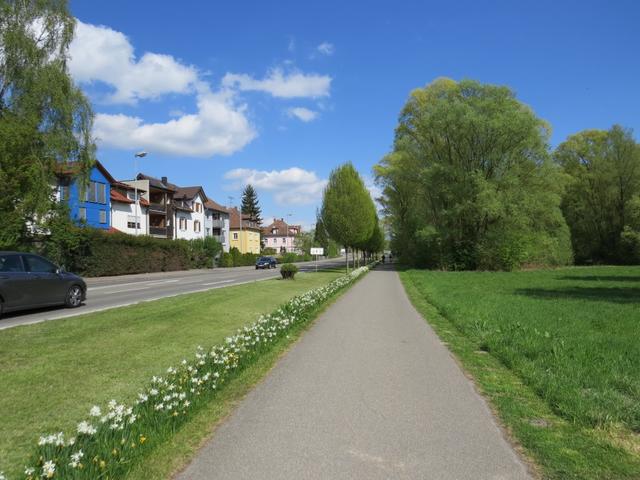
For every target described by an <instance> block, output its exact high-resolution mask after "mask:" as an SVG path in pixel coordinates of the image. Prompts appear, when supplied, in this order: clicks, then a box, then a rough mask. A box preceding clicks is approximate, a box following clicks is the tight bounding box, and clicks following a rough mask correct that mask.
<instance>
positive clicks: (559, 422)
mask: <svg viewBox="0 0 640 480" xmlns="http://www.w3.org/2000/svg"><path fill="white" fill-rule="evenodd" d="M401 278H402V280H403V282H404V284H405V287H406V289H407V292H408V294H409V296H410V298H411V299H412V301H413V302H414V304H415V305H416V307H417V308H418V310H420V311H421V312H422V313H423V314H424V316H425V318H427V320H428V321H429V323H431V324H432V325H433V326H434V328H435V329H436V331H437V332H438V334H439V335H440V336H441V338H443V340H444V341H445V342H447V343H448V344H449V345H450V348H451V349H452V350H453V351H454V353H456V355H457V356H458V357H459V358H460V359H461V361H462V363H463V365H464V367H465V368H466V369H467V370H468V371H469V373H471V374H472V375H473V376H474V377H475V379H476V381H477V383H478V385H479V387H480V388H481V390H483V391H484V393H485V394H487V396H488V397H489V398H490V399H491V401H492V403H493V405H494V407H495V408H496V409H497V411H498V413H499V415H500V417H501V418H502V420H503V422H504V423H505V424H506V426H507V427H508V428H509V429H510V430H511V431H512V432H513V434H514V436H515V437H516V439H517V440H518V441H519V442H520V443H521V444H522V445H523V446H524V447H525V451H526V452H527V453H528V454H529V455H530V456H531V457H532V458H533V459H534V460H535V461H536V463H537V464H538V465H540V467H541V470H542V473H543V475H544V476H545V477H547V478H558V479H564V478H593V479H604V478H607V479H608V478H610V479H614V478H640V268H638V267H590V268H566V269H559V270H551V271H530V272H515V273H489V272H431V271H418V270H407V271H404V272H402V273H401Z"/></svg>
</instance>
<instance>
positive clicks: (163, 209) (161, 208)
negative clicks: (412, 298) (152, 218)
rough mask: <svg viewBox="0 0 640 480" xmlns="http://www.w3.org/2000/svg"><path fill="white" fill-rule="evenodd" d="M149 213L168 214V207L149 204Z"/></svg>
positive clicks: (160, 204)
mask: <svg viewBox="0 0 640 480" xmlns="http://www.w3.org/2000/svg"><path fill="white" fill-rule="evenodd" d="M149 211H150V212H160V213H166V211H167V205H166V204H164V203H150V204H149Z"/></svg>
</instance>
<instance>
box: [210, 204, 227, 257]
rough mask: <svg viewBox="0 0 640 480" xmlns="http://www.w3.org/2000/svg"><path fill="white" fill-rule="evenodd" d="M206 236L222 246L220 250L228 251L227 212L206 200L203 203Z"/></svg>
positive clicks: (218, 205) (220, 206)
mask: <svg viewBox="0 0 640 480" xmlns="http://www.w3.org/2000/svg"><path fill="white" fill-rule="evenodd" d="M204 209H205V210H204V211H205V221H204V230H205V235H206V236H212V237H214V238H215V239H216V240H218V242H220V243H221V244H222V250H223V251H225V252H228V251H229V210H227V209H226V208H225V207H223V206H222V205H220V204H218V203H216V202H214V201H213V200H211V199H207V201H206V202H205V203H204Z"/></svg>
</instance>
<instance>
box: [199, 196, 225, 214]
mask: <svg viewBox="0 0 640 480" xmlns="http://www.w3.org/2000/svg"><path fill="white" fill-rule="evenodd" d="M204 208H208V209H209V210H216V211H217V212H225V213H229V209H228V208H225V207H223V206H222V205H220V204H219V203H217V202H214V201H213V200H211V199H210V198H209V199H207V201H206V202H204Z"/></svg>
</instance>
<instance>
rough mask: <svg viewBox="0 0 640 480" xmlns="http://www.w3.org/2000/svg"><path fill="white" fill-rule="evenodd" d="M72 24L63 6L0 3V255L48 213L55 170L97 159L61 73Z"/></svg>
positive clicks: (86, 118) (80, 108)
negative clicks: (66, 164)
mask: <svg viewBox="0 0 640 480" xmlns="http://www.w3.org/2000/svg"><path fill="white" fill-rule="evenodd" d="M74 26H75V20H74V18H73V16H72V15H71V14H70V12H69V9H68V5H67V2H66V1H64V0H0V218H1V219H2V221H0V249H3V248H11V247H18V246H20V245H21V244H22V243H23V242H24V241H25V240H26V239H27V237H28V236H29V234H30V230H29V228H28V225H30V224H33V223H37V222H38V221H39V220H40V219H42V218H44V216H45V214H46V213H47V212H48V211H49V210H50V209H51V206H52V201H53V196H52V193H53V189H52V185H54V184H55V175H54V174H55V170H56V167H57V166H58V165H59V164H61V163H68V162H75V163H76V164H77V165H78V166H79V167H80V169H79V171H80V175H81V177H83V178H81V179H84V181H86V177H87V173H88V171H89V169H90V167H91V166H92V165H93V162H94V158H95V145H94V142H93V139H92V137H91V127H92V120H93V112H92V110H91V107H90V104H89V102H88V100H87V99H86V97H85V96H84V95H83V93H82V92H81V91H80V89H78V87H76V86H75V85H74V83H73V80H72V79H71V77H70V76H69V72H68V69H67V55H68V50H69V44H70V43H71V40H72V39H73V32H74Z"/></svg>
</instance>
